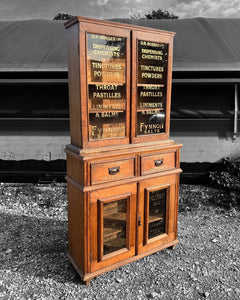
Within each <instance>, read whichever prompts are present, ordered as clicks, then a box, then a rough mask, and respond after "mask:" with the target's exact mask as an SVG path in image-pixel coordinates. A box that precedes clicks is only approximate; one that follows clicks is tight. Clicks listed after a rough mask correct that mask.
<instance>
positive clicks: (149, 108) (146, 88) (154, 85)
mask: <svg viewBox="0 0 240 300" xmlns="http://www.w3.org/2000/svg"><path fill="white" fill-rule="evenodd" d="M172 48H173V35H169V34H164V33H159V34H157V33H147V32H140V31H135V30H133V33H132V103H133V105H132V132H131V138H132V143H137V142H147V141H154V140H159V139H168V137H169V115H170V102H171V76H172Z"/></svg>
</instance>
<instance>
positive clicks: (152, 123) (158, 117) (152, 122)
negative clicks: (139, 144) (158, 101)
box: [137, 110, 165, 135]
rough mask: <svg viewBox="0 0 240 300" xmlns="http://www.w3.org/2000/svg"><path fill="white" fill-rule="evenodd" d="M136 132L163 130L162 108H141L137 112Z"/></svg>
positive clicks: (140, 133)
mask: <svg viewBox="0 0 240 300" xmlns="http://www.w3.org/2000/svg"><path fill="white" fill-rule="evenodd" d="M137 116H138V128H137V134H138V135H143V134H156V133H161V132H164V130H165V113H164V112H163V111H162V110H142V111H140V112H138V113H137Z"/></svg>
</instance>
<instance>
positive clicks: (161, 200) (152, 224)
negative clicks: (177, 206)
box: [148, 189, 167, 239]
mask: <svg viewBox="0 0 240 300" xmlns="http://www.w3.org/2000/svg"><path fill="white" fill-rule="evenodd" d="M166 195H167V194H166V189H161V190H157V191H153V192H150V193H149V222H148V238H149V239H151V238H154V237H156V236H158V235H161V234H163V233H165V223H166Z"/></svg>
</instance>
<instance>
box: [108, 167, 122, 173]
mask: <svg viewBox="0 0 240 300" xmlns="http://www.w3.org/2000/svg"><path fill="white" fill-rule="evenodd" d="M119 171H120V167H113V168H108V173H109V174H110V175H116V174H117V173H118V172H119Z"/></svg>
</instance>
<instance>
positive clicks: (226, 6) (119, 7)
mask: <svg viewBox="0 0 240 300" xmlns="http://www.w3.org/2000/svg"><path fill="white" fill-rule="evenodd" d="M159 8H161V9H163V10H165V9H166V10H168V11H169V12H171V13H173V14H175V15H177V16H179V18H194V17H211V18H239V17H240V1H239V0H230V1H229V0H0V21H3V20H27V19H49V20H51V19H53V18H54V16H55V15H56V14H57V13H58V12H64V13H69V14H72V15H79V16H85V17H92V18H97V19H110V18H118V17H119V18H127V17H130V16H132V15H141V16H143V15H144V14H145V13H147V12H149V11H151V10H152V9H155V10H157V9H159Z"/></svg>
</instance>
